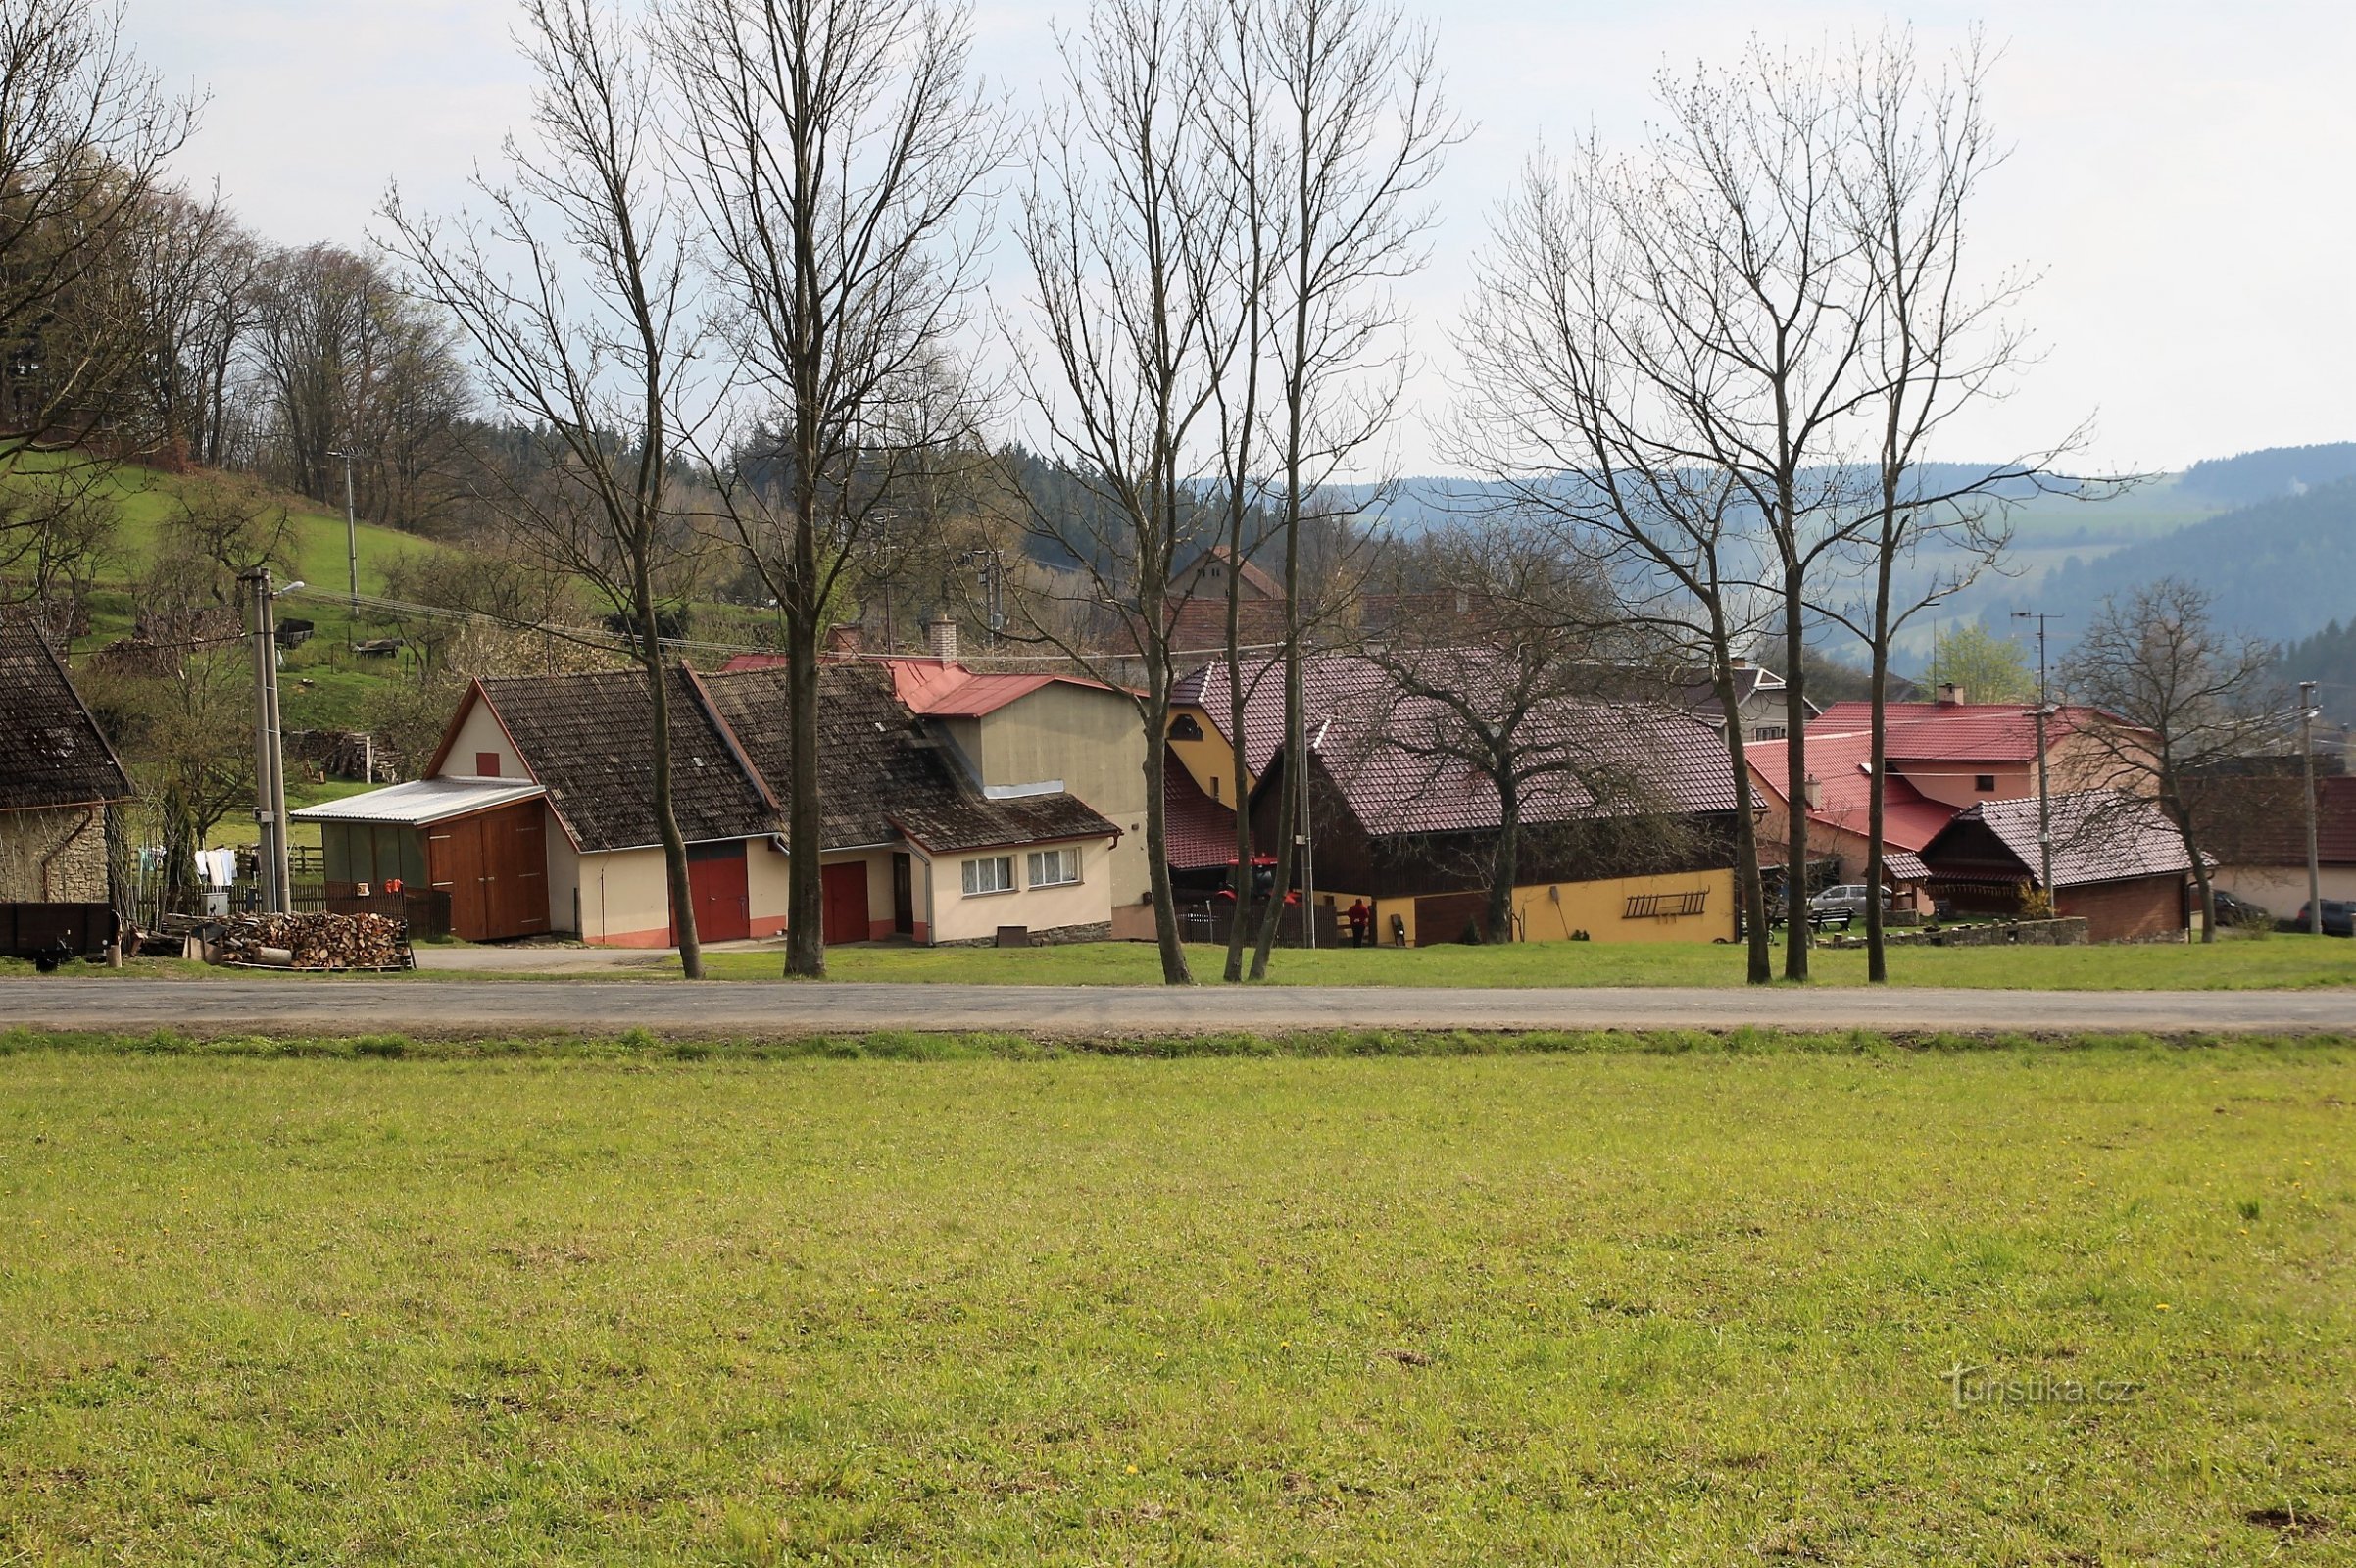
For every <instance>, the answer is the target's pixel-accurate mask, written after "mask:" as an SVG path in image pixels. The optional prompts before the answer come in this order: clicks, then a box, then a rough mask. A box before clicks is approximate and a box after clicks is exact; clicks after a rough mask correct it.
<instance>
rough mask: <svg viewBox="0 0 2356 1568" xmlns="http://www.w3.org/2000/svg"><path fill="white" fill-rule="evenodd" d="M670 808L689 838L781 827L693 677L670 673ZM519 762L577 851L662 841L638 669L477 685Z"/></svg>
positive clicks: (648, 707)
mask: <svg viewBox="0 0 2356 1568" xmlns="http://www.w3.org/2000/svg"><path fill="white" fill-rule="evenodd" d="M669 680H670V733H671V806H672V811H673V814H674V815H676V816H677V818H678V821H679V832H680V834H681V835H682V836H683V837H684V838H686V839H687V841H688V842H689V843H691V844H693V843H702V842H707V841H711V840H715V839H736V838H750V837H753V836H755V835H758V834H762V833H778V832H782V831H784V822H783V820H782V819H781V818H780V817H779V816H778V814H777V813H776V811H774V810H773V809H771V807H770V803H769V802H768V801H767V800H766V799H764V798H763V796H762V795H761V785H760V783H759V781H758V780H756V779H755V778H753V777H751V776H749V775H748V774H747V773H746V771H745V769H744V768H743V767H742V766H741V765H739V763H738V761H737V760H736V755H735V749H734V748H733V747H731V746H730V745H729V744H728V740H727V737H726V736H724V735H723V734H721V732H720V730H719V728H718V727H717V726H716V725H715V724H714V723H713V722H712V715H711V714H709V713H708V712H706V711H705V709H704V704H703V702H702V700H701V698H700V697H699V696H698V695H697V692H696V688H695V680H694V677H692V676H691V675H689V674H688V673H687V672H686V671H685V670H681V669H674V670H671V671H670V672H669ZM479 684H480V685H481V688H482V692H483V695H484V696H485V697H486V698H487V699H489V701H490V704H491V708H492V711H494V712H496V713H497V714H498V715H499V720H500V722H501V723H502V724H504V725H506V726H507V731H508V734H509V736H510V737H511V738H512V739H513V740H514V741H515V749H516V750H517V751H518V752H520V753H522V755H523V765H524V766H525V767H528V768H530V769H531V773H532V777H533V778H535V779H537V780H539V782H540V783H541V784H542V785H544V786H546V788H547V790H548V803H549V805H550V806H551V807H553V808H554V809H555V810H556V813H557V816H558V819H559V820H560V821H562V822H563V823H564V828H565V831H566V832H568V833H570V834H571V835H572V839H573V842H574V843H575V844H577V845H579V846H580V847H581V848H582V849H584V850H625V849H635V848H639V847H642V846H645V845H649V844H659V843H661V842H662V834H661V833H660V832H659V831H658V830H657V828H656V826H655V800H654V790H653V777H654V775H653V771H652V769H651V766H650V764H649V761H648V756H647V753H648V739H647V738H648V734H649V732H650V731H651V730H652V728H653V726H654V716H653V712H654V709H653V703H652V701H651V699H650V698H649V696H648V694H647V684H646V676H645V675H643V674H642V673H640V672H639V671H637V670H634V669H617V670H597V671H593V672H590V673H585V674H574V675H528V676H515V677H509V678H502V679H495V680H484V681H482V682H480V683H479Z"/></svg>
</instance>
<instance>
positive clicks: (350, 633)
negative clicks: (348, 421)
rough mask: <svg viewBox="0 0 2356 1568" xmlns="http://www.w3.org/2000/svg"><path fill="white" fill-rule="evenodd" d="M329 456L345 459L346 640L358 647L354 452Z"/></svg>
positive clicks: (358, 617) (358, 559) (358, 604)
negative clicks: (348, 607) (349, 577)
mask: <svg viewBox="0 0 2356 1568" xmlns="http://www.w3.org/2000/svg"><path fill="white" fill-rule="evenodd" d="M327 456H329V457H331V458H341V459H343V460H344V560H345V562H346V563H347V564H349V565H350V567H351V570H352V604H351V611H350V613H349V615H348V616H347V617H346V619H345V621H344V641H345V642H346V643H347V644H348V645H350V646H351V647H354V648H357V647H359V646H360V513H359V511H358V509H356V508H355V507H354V506H353V505H352V454H351V453H349V452H330V453H328V454H327Z"/></svg>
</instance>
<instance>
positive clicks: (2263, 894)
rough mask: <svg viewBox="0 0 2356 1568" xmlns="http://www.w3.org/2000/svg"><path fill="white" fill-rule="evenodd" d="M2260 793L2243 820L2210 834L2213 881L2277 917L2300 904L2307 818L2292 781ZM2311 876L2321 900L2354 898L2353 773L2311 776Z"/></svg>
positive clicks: (2355, 804)
mask: <svg viewBox="0 0 2356 1568" xmlns="http://www.w3.org/2000/svg"><path fill="white" fill-rule="evenodd" d="M2280 784H2281V785H2282V786H2287V787H2278V788H2274V789H2268V790H2264V791H2263V792H2261V795H2260V800H2259V802H2258V803H2257V806H2256V809H2252V810H2251V811H2250V812H2249V813H2248V815H2249V819H2248V820H2246V821H2241V822H2236V823H2233V824H2232V825H2231V826H2230V827H2229V829H2228V830H2226V831H2222V832H2220V833H2218V834H2217V836H2216V837H2217V858H2218V859H2219V861H2220V862H2222V863H2220V864H2219V866H2218V867H2217V871H2216V874H2215V876H2214V877H2213V878H2212V883H2213V885H2214V886H2215V887H2217V888H2218V889H2219V890H2220V891H2222V892H2226V893H2231V894H2233V896H2234V897H2235V898H2237V899H2245V900H2247V901H2248V902H2250V903H2251V904H2254V905H2256V906H2257V907H2260V908H2262V909H2264V910H2266V911H2267V912H2268V913H2270V914H2273V915H2275V916H2277V917H2278V918H2281V919H2285V920H2286V919H2288V918H2290V916H2291V915H2293V914H2295V913H2297V912H2298V909H2299V907H2301V906H2302V905H2304V904H2305V903H2306V902H2307V817H2306V810H2305V806H2304V803H2303V802H2302V801H2301V800H2300V799H2299V796H2300V795H2301V794H2302V793H2303V789H2302V787H2301V786H2300V784H2299V781H2298V780H2297V779H2296V778H2289V779H2284V780H2282V781H2280ZM2315 850H2316V868H2317V872H2318V877H2317V880H2318V881H2319V883H2320V884H2321V887H2322V892H2323V896H2324V897H2325V898H2327V899H2340V900H2356V775H2349V774H2338V773H2334V774H2327V775H2325V776H2324V777H2321V778H2318V779H2317V780H2316V781H2315Z"/></svg>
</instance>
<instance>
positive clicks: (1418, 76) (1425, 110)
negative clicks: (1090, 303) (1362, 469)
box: [1222, 0, 1459, 980]
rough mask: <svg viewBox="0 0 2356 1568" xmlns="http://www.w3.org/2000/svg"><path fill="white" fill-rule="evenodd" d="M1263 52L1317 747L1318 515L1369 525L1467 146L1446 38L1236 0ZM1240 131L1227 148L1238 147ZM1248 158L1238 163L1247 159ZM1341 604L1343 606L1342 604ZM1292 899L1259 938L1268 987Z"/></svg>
mask: <svg viewBox="0 0 2356 1568" xmlns="http://www.w3.org/2000/svg"><path fill="white" fill-rule="evenodd" d="M1231 4H1234V5H1236V6H1238V7H1240V8H1242V10H1241V12H1240V14H1241V15H1242V16H1243V17H1244V19H1245V27H1244V34H1243V37H1244V42H1245V46H1246V47H1247V48H1250V47H1252V45H1254V44H1255V45H1256V48H1257V52H1258V54H1259V57H1260V59H1259V66H1258V70H1259V73H1260V74H1261V75H1262V76H1263V77H1264V82H1265V87H1266V99H1267V106H1266V107H1267V111H1268V113H1269V115H1270V124H1269V125H1268V127H1267V129H1266V131H1265V133H1264V134H1263V133H1261V132H1259V131H1258V130H1257V129H1256V128H1254V129H1252V131H1251V132H1250V133H1251V134H1252V135H1253V136H1254V137H1255V138H1257V139H1258V140H1259V142H1260V144H1261V145H1260V147H1259V149H1258V150H1257V152H1256V153H1255V162H1256V163H1257V165H1258V166H1259V167H1260V169H1261V170H1262V172H1263V177H1261V178H1259V179H1257V180H1255V181H1254V182H1253V183H1252V186H1251V187H1250V188H1249V190H1248V193H1247V196H1248V201H1249V205H1248V206H1247V208H1246V210H1245V213H1244V219H1245V221H1246V223H1247V225H1248V226H1249V228H1250V230H1251V231H1252V250H1253V253H1254V255H1255V256H1257V257H1259V258H1262V259H1263V260H1264V262H1265V270H1266V282H1265V284H1264V285H1263V286H1264V287H1265V289H1266V290H1267V296H1268V298H1267V304H1266V306H1265V308H1264V311H1263V312H1262V319H1261V321H1259V322H1255V323H1254V325H1255V327H1257V328H1259V330H1258V331H1256V332H1255V335H1254V338H1253V339H1252V353H1253V354H1254V356H1258V355H1261V354H1264V355H1265V356H1266V357H1267V360H1268V374H1269V378H1270V383H1271V384H1270V387H1269V398H1270V403H1271V409H1270V415H1269V426H1270V428H1269V432H1268V442H1267V445H1268V458H1269V462H1270V465H1271V482H1270V487H1269V488H1270V494H1269V512H1270V522H1271V524H1272V526H1273V527H1274V528H1275V530H1276V531H1277V533H1278V535H1279V536H1280V537H1281V539H1282V540H1283V545H1284V557H1283V569H1282V572H1281V578H1282V581H1283V583H1284V594H1285V639H1284V641H1285V649H1284V666H1285V668H1284V677H1285V734H1286V736H1287V737H1288V738H1289V739H1288V745H1289V747H1290V748H1291V749H1292V751H1293V754H1294V755H1295V756H1299V755H1301V753H1302V751H1303V750H1304V749H1305V743H1306V736H1307V707H1306V695H1305V691H1304V687H1303V683H1302V660H1303V658H1304V654H1305V650H1304V647H1303V644H1304V641H1305V639H1306V636H1307V635H1308V632H1309V622H1310V620H1311V619H1312V618H1313V617H1312V616H1311V615H1310V614H1309V613H1308V609H1309V607H1308V606H1307V604H1306V601H1305V600H1304V596H1303V594H1302V571H1301V548H1302V543H1303V534H1304V531H1305V529H1306V527H1307V526H1309V525H1310V519H1312V518H1313V517H1321V516H1330V515H1333V514H1334V513H1335V512H1336V511H1337V509H1339V510H1341V511H1354V509H1353V508H1350V507H1345V506H1342V505H1341V504H1340V503H1338V502H1337V501H1336V500H1335V499H1334V492H1333V491H1332V490H1331V489H1330V488H1329V487H1330V485H1331V483H1332V481H1334V480H1335V479H1336V478H1338V477H1343V476H1347V475H1348V474H1349V473H1350V470H1352V469H1353V468H1355V467H1357V466H1360V465H1362V464H1363V463H1365V461H1366V460H1367V459H1368V458H1369V456H1371V455H1372V454H1373V451H1374V449H1375V447H1376V444H1377V443H1378V442H1379V441H1380V440H1381V439H1382V438H1383V436H1384V435H1385V433H1386V432H1387V431H1388V430H1389V429H1390V426H1391V423H1392V420H1393V418H1394V417H1395V416H1396V414H1397V412H1398V405H1399V392H1400V389H1401V388H1402V386H1403V385H1404V383H1405V376H1406V370H1407V362H1406V356H1405V351H1404V348H1403V345H1402V343H1401V341H1400V338H1399V326H1400V324H1401V320H1400V316H1399V306H1398V304H1397V302H1396V300H1395V299H1394V298H1393V297H1392V296H1391V293H1390V286H1391V285H1392V284H1393V283H1395V282H1397V281H1398V280H1399V279H1400V278H1403V277H1405V276H1407V275H1408V274H1410V273H1412V272H1414V271H1415V270H1417V269H1418V268H1420V267H1421V266H1422V264H1423V261H1424V245H1423V238H1424V234H1425V232H1426V230H1427V229H1428V228H1429V227H1430V225H1431V222H1432V220H1433V214H1432V211H1431V209H1430V208H1429V207H1428V206H1426V205H1424V204H1423V203H1422V202H1421V201H1420V198H1421V196H1422V194H1423V192H1424V191H1425V190H1426V188H1427V187H1428V186H1429V185H1430V183H1431V181H1432V179H1433V178H1434V176H1436V175H1437V174H1438V173H1439V172H1440V163H1441V159H1442V158H1443V156H1444V155H1445V154H1446V153H1447V151H1448V147H1449V146H1450V145H1452V144H1453V143H1454V142H1455V141H1456V140H1457V139H1458V136H1459V130H1458V127H1457V123H1456V120H1455V117H1454V116H1453V114H1452V113H1451V112H1450V111H1449V109H1448V104H1447V102H1446V99H1445V97H1444V95H1443V93H1442V91H1441V77H1440V71H1439V67H1438V65H1437V63H1436V61H1435V58H1434V54H1433V40H1432V35H1431V33H1430V32H1429V31H1428V30H1423V29H1419V28H1416V27H1412V26H1410V25H1408V23H1407V22H1406V20H1405V19H1404V18H1403V17H1402V16H1401V15H1400V14H1399V12H1398V11H1396V10H1393V9H1390V8H1388V7H1386V6H1383V5H1381V4H1379V3H1369V0H1231ZM1224 124H1225V125H1226V127H1228V128H1227V129H1226V130H1225V133H1224V135H1223V137H1222V139H1223V140H1226V141H1228V142H1231V143H1232V141H1233V140H1234V139H1235V137H1236V136H1237V134H1238V131H1237V130H1236V128H1235V127H1236V125H1237V122H1236V121H1235V120H1234V119H1233V117H1229V118H1227V119H1226V121H1225V122H1224ZM1233 161H1234V160H1233V158H1232V155H1231V157H1230V162H1231V163H1232V162H1233ZM1329 603H1330V601H1329ZM1297 804H1298V803H1297V801H1296V799H1295V796H1294V794H1293V793H1292V792H1288V793H1287V794H1286V796H1285V797H1284V799H1283V801H1282V802H1281V803H1280V805H1279V808H1278V811H1277V821H1276V858H1277V866H1276V886H1277V887H1278V888H1279V889H1283V888H1286V887H1289V886H1290V885H1291V881H1292V865H1293V858H1294V853H1293V852H1294V845H1293V841H1294V838H1295V836H1296V835H1295V833H1294V814H1295V810H1296V808H1297ZM1280 909H1281V901H1277V900H1272V901H1270V903H1269V906H1268V907H1267V909H1266V911H1265V912H1264V913H1263V915H1262V917H1261V920H1260V924H1259V929H1258V932H1257V933H1256V935H1255V937H1254V940H1253V947H1252V979H1254V980H1258V979H1264V978H1265V977H1266V975H1267V972H1268V955H1269V951H1270V949H1271V948H1272V947H1273V946H1274V944H1275V941H1276V927H1277V920H1278V914H1279V912H1280Z"/></svg>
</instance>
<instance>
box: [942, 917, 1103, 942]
mask: <svg viewBox="0 0 2356 1568" xmlns="http://www.w3.org/2000/svg"><path fill="white" fill-rule="evenodd" d="M1111 940H1112V922H1111V921H1110V920H1094V921H1091V922H1089V923H1088V924H1087V925H1058V926H1050V927H1049V928H1048V929H1046V930H1044V931H1034V932H1032V933H1031V946H1032V947H1034V948H1055V947H1061V946H1062V945H1063V944H1064V943H1067V942H1110V941H1111ZM933 946H934V947H937V948H995V947H997V946H998V934H997V933H996V932H993V933H991V934H990V935H989V936H986V937H953V938H949V939H946V940H944V941H940V942H936V943H934V944H933Z"/></svg>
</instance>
